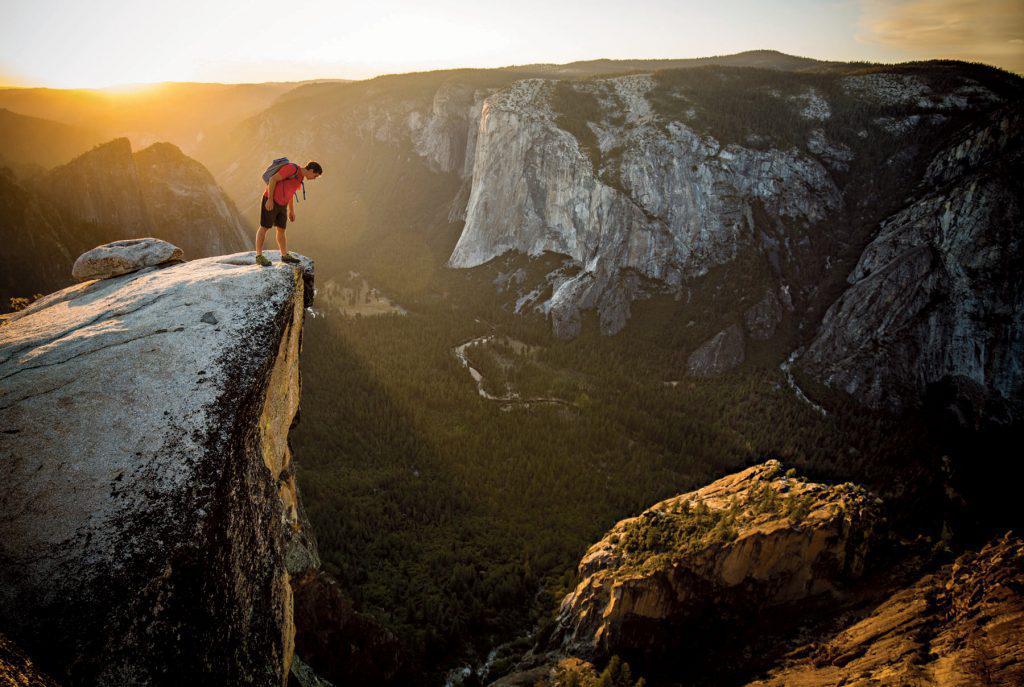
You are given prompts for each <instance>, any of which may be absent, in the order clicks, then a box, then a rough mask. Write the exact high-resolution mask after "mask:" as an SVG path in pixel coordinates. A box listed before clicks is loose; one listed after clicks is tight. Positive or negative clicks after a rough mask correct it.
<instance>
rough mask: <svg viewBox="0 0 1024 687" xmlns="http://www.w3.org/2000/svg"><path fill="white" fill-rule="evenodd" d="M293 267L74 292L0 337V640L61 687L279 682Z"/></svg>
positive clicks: (86, 286) (285, 586)
mask: <svg viewBox="0 0 1024 687" xmlns="http://www.w3.org/2000/svg"><path fill="white" fill-rule="evenodd" d="M311 280H312V263H311V262H310V261H308V260H303V262H302V264H301V266H300V267H299V268H292V267H289V266H285V265H281V264H279V263H277V262H276V260H275V266H274V267H272V268H260V267H257V266H255V265H254V264H253V254H252V253H245V254H237V255H230V256H225V257H216V258H207V259H201V260H194V261H192V262H187V263H179V264H173V265H171V266H166V267H148V268H145V269H142V270H140V271H137V272H133V273H131V274H127V275H123V276H118V277H114V278H111V279H104V280H99V281H91V282H86V283H83V284H79V285H76V286H73V287H70V288H68V289H65V290H63V291H60V292H57V293H54V294H51V295H50V296H47V297H45V298H43V299H41V300H39V301H37V302H35V303H33V304H32V305H31V306H29V307H28V308H26V309H25V310H23V311H20V312H18V313H16V314H15V315H14V316H12V317H11V318H10V320H9V321H8V322H7V323H6V324H5V325H4V326H3V329H2V331H0V455H2V456H3V459H2V460H0V482H2V483H3V484H4V489H3V492H2V494H0V625H2V626H3V627H4V628H5V629H6V630H7V632H8V634H9V635H10V636H11V638H12V639H14V640H15V641H17V642H18V644H19V645H21V646H22V647H23V648H24V649H25V650H26V651H28V652H29V653H30V655H32V656H33V658H34V659H36V660H37V661H38V662H39V663H40V664H41V665H42V666H43V667H45V668H46V669H48V670H49V671H50V672H52V673H53V674H55V675H56V676H57V677H58V678H59V679H60V680H61V681H66V682H67V684H89V685H124V684H134V685H180V684H183V683H185V682H196V681H198V683H199V684H261V685H271V684H278V685H280V684H283V683H284V681H285V679H286V677H287V675H288V671H289V664H290V662H291V658H292V653H293V647H294V639H293V638H294V624H293V612H292V606H293V593H292V583H291V579H292V578H293V577H301V576H304V575H306V574H307V573H308V572H309V571H308V570H307V569H306V568H307V567H308V566H309V565H311V564H312V561H313V560H314V558H315V556H313V555H311V554H308V553H307V554H302V552H300V551H296V550H295V549H296V547H301V546H304V545H306V544H305V542H306V541H307V540H306V539H304V538H303V537H302V536H301V529H302V524H301V521H300V518H299V509H298V493H297V488H296V484H295V477H294V467H293V464H292V457H291V452H290V450H289V448H288V430H289V427H290V426H291V425H292V423H293V422H294V418H295V415H296V411H297V409H298V403H299V369H298V356H299V348H300V345H301V340H302V322H303V314H304V309H305V306H307V305H308V304H309V303H310V302H311V299H312V283H311Z"/></svg>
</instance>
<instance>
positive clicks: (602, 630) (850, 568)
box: [551, 461, 882, 661]
mask: <svg viewBox="0 0 1024 687" xmlns="http://www.w3.org/2000/svg"><path fill="white" fill-rule="evenodd" d="M879 506H880V501H879V500H878V499H877V498H876V497H874V496H872V495H871V494H870V493H868V492H866V491H865V490H864V489H862V488H859V487H855V486H854V485H852V484H841V485H836V486H825V485H821V484H814V483H809V482H805V481H803V480H801V479H798V478H796V477H795V476H792V475H791V474H790V473H786V474H783V471H782V467H781V465H780V464H779V463H778V461H769V462H767V463H764V464H762V465H758V466H755V467H752V468H748V469H747V470H744V471H743V472H739V473H736V474H734V475H729V476H728V477H723V478H722V479H720V480H718V481H717V482H714V483H712V484H710V485H708V486H706V487H704V488H702V489H699V490H697V491H694V492H690V493H687V494H682V495H680V496H676V497H673V498H671V499H668V500H666V501H662V502H661V503H659V504H657V505H655V506H653V507H651V508H649V509H648V510H646V511H644V512H643V513H642V514H641V515H639V516H637V517H635V518H629V519H627V520H623V521H621V522H619V523H618V524H616V525H615V526H614V527H613V528H612V529H611V530H610V531H609V532H608V533H607V534H606V535H605V536H604V537H603V538H602V539H601V541H599V542H598V543H597V544H595V545H594V546H592V547H590V549H589V550H588V551H587V553H586V555H585V556H584V557H583V559H582V560H581V561H580V564H579V575H580V578H581V579H582V581H581V582H580V583H579V584H578V585H577V587H576V589H575V590H574V591H573V592H572V593H571V594H569V595H568V596H566V597H565V599H564V600H563V601H562V605H561V609H560V611H559V617H558V628H557V630H556V632H555V635H554V639H553V640H552V642H551V644H552V646H555V647H558V648H559V649H560V650H561V651H563V652H566V653H569V654H574V655H577V656H581V657H583V658H592V657H597V658H601V657H604V658H607V657H609V656H611V655H613V654H620V655H623V656H630V657H640V658H643V659H644V660H645V661H652V660H653V661H657V660H659V659H661V658H665V657H670V656H674V657H676V658H678V657H679V656H682V655H691V654H699V653H700V652H701V651H702V650H710V649H711V647H710V646H709V645H708V642H714V641H715V639H714V635H715V632H714V631H713V628H717V627H723V626H729V625H730V624H738V625H742V624H743V623H748V624H749V623H751V622H754V620H755V619H756V618H757V617H758V616H759V615H760V614H761V613H763V612H765V611H766V609H771V608H782V607H786V606H787V605H791V604H795V603H805V602H806V601H807V600H808V599H812V598H814V597H817V596H819V595H827V594H831V593H838V592H839V591H840V590H842V589H843V588H844V586H845V585H847V584H848V583H849V582H850V581H851V580H853V579H855V578H857V577H858V576H859V575H860V574H861V573H862V571H863V569H864V566H865V563H866V561H867V560H868V557H869V556H870V554H871V552H872V547H873V546H874V545H875V544H876V543H877V541H878V540H879V539H880V536H881V535H880V534H879V532H878V529H879V525H880V523H881V520H882V516H881V513H880V508H879Z"/></svg>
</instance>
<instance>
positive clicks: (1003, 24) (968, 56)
mask: <svg viewBox="0 0 1024 687" xmlns="http://www.w3.org/2000/svg"><path fill="white" fill-rule="evenodd" d="M861 9H862V13H861V20H860V28H861V31H860V33H858V35H857V40H859V41H861V42H864V43H874V44H877V45H882V46H886V47H888V48H893V49H896V50H900V51H902V52H904V53H906V54H907V56H908V57H916V58H936V57H948V58H954V59H962V60H973V61H977V62H987V63H989V64H994V65H997V66H999V67H1003V68H1004V69H1009V70H1011V71H1015V72H1018V73H1020V72H1024V2H1021V0H984V1H982V0H898V1H896V2H886V1H884V0H863V1H862V2H861Z"/></svg>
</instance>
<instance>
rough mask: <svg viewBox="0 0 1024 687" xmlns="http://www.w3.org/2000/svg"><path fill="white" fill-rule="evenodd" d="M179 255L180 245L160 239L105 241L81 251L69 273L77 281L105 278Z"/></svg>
mask: <svg viewBox="0 0 1024 687" xmlns="http://www.w3.org/2000/svg"><path fill="white" fill-rule="evenodd" d="M183 257H184V254H183V253H182V250H181V249H180V248H178V247H177V246H175V245H173V244H170V243H167V242H166V241H161V240H160V239H154V238H145V239H127V240H124V241H114V242H112V243H105V244H103V245H102V246H96V247H95V248H93V249H92V250H90V251H86V252H85V253H82V254H81V255H79V256H78V259H77V260H75V264H74V266H73V267H72V268H71V274H72V276H74V278H75V279H77V280H78V281H87V280H89V279H109V278H110V277H117V276H120V275H122V274H128V273H130V272H138V271H139V270H141V269H143V268H146V267H153V266H155V265H161V264H163V263H165V262H172V261H175V260H181V259H182V258H183Z"/></svg>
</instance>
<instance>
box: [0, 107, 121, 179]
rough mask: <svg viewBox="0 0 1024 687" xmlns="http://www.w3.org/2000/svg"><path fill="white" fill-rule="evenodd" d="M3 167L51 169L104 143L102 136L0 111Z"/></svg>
mask: <svg viewBox="0 0 1024 687" xmlns="http://www.w3.org/2000/svg"><path fill="white" fill-rule="evenodd" d="M0 141H3V143H2V144H0V164H8V165H11V164H13V165H15V166H16V167H19V168H20V167H23V166H26V167H30V168H31V167H35V166H38V167H39V168H43V169H49V168H50V167H53V166H55V165H60V164H64V163H66V162H68V161H69V160H71V158H73V157H75V156H76V155H79V154H80V153H82V152H83V151H85V150H88V149H89V148H91V147H92V146H94V145H96V144H98V143H100V142H101V141H102V136H101V135H100V133H99V132H96V131H92V130H90V129H85V128H81V127H77V126H72V125H69V124H61V123H60V122H54V121H50V120H47V119H40V118H38V117H28V116H25V115H20V114H18V113H16V112H11V111H10V110H8V109H5V108H0Z"/></svg>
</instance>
